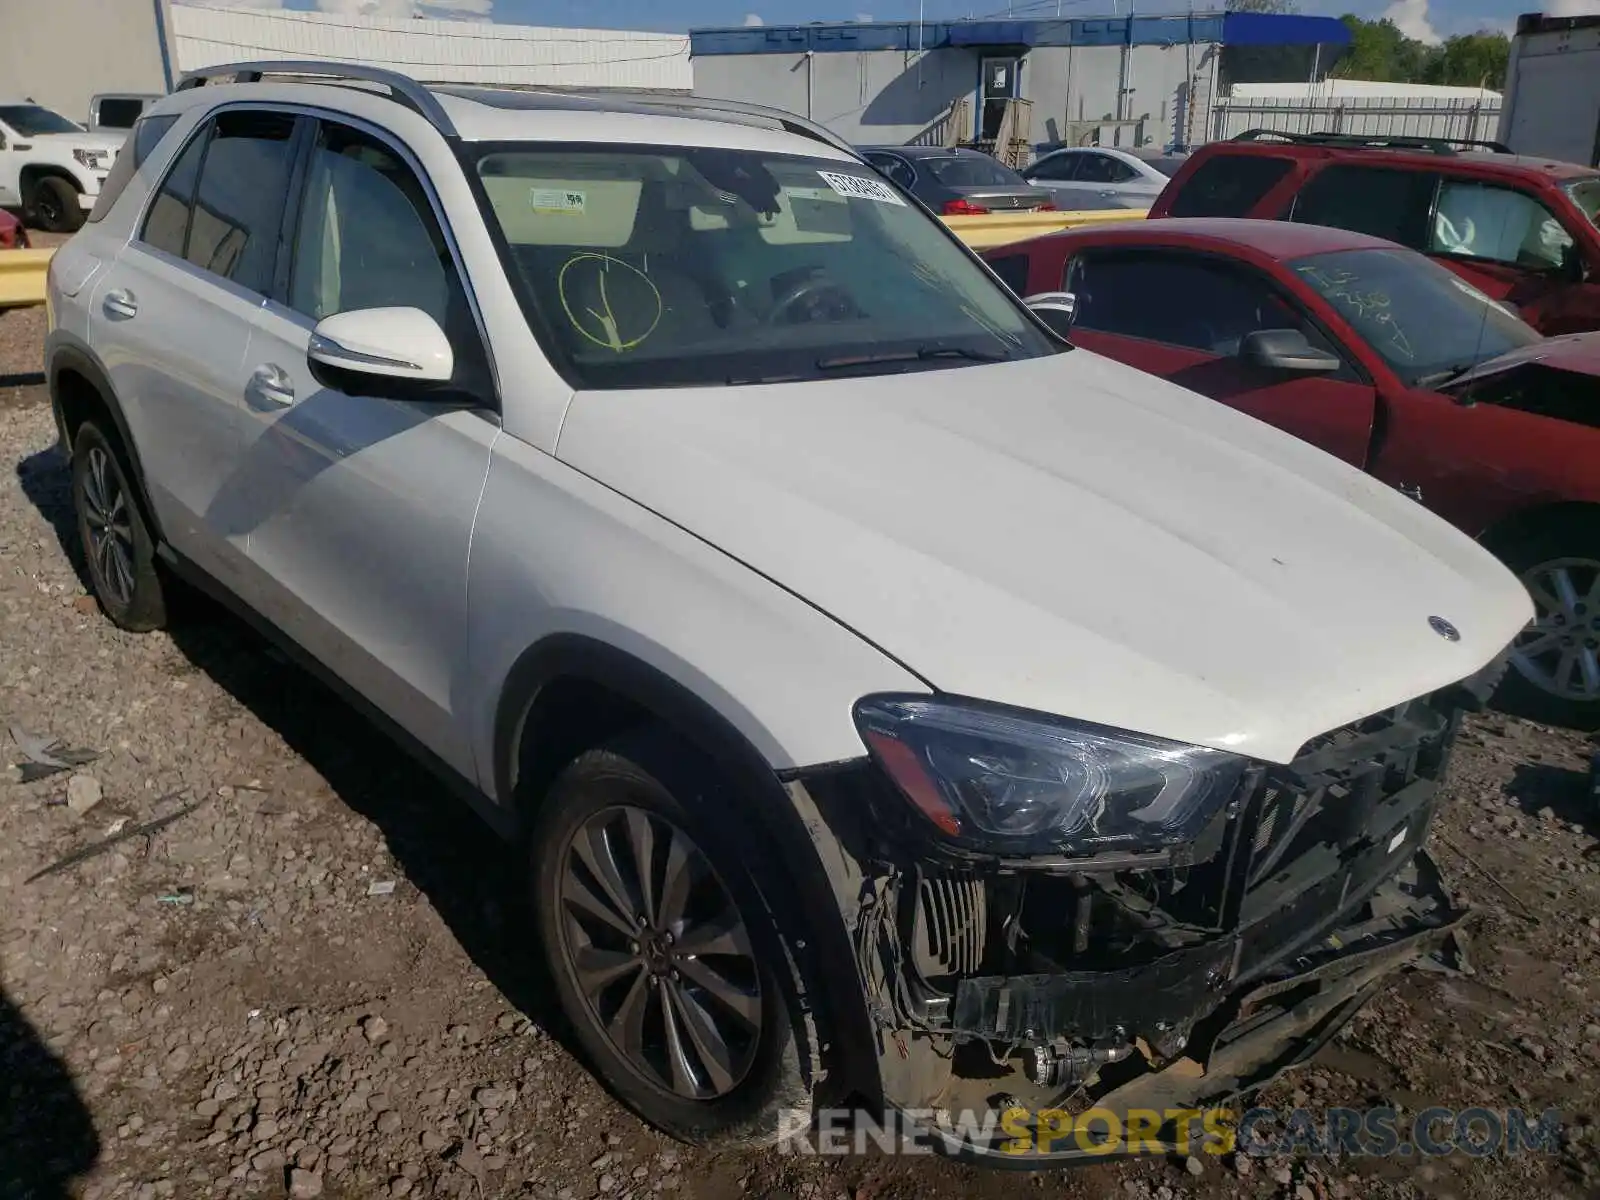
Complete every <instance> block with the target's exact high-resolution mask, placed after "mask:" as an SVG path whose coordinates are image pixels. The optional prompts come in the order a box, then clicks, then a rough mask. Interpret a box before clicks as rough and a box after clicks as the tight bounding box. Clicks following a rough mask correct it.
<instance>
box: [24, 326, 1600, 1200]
mask: <svg viewBox="0 0 1600 1200" xmlns="http://www.w3.org/2000/svg"><path fill="white" fill-rule="evenodd" d="M41 334H42V319H41V315H40V313H39V311H38V310H34V311H31V312H23V313H12V314H9V315H4V316H0V460H3V462H4V464H5V466H4V470H3V471H0V621H3V623H4V626H3V630H0V680H4V687H5V691H4V699H3V702H0V742H3V743H4V745H5V754H4V757H3V763H7V764H8V763H12V762H15V761H18V760H19V759H20V758H21V757H22V755H21V753H20V751H19V749H18V747H17V746H16V744H15V743H14V741H13V740H11V739H10V738H9V737H7V735H6V733H5V731H6V730H7V729H8V728H9V727H11V726H17V727H20V728H21V729H22V730H24V731H28V732H31V733H34V734H40V735H47V736H48V737H50V738H58V739H60V740H61V742H62V743H63V745H65V746H67V747H72V748H91V749H95V750H98V751H101V752H102V753H101V754H100V756H99V757H98V758H96V759H95V760H94V761H93V762H92V763H88V764H86V765H83V766H80V767H79V768H77V769H76V771H74V772H71V773H63V774H58V775H55V776H53V777H51V778H48V779H44V780H39V781H35V782H21V781H19V780H18V778H17V774H16V772H15V771H14V770H13V771H12V772H11V774H10V776H9V777H8V778H7V780H6V781H5V782H3V783H0V896H4V897H5V908H4V915H3V916H0V1198H4V1200H11V1198H13V1197H18V1198H21V1197H30V1196H38V1197H50V1196H67V1195H71V1196H84V1197H138V1198H139V1200H148V1198H150V1197H164V1196H177V1197H191V1196H193V1197H205V1196H219V1197H244V1196H271V1197H278V1196H284V1195H289V1196H294V1197H314V1196H318V1195H320V1196H324V1197H352V1198H353V1197H371V1196H406V1195H410V1196H418V1197H426V1196H463V1197H483V1198H488V1197H523V1196H526V1197H550V1198H554V1200H590V1198H592V1197H596V1196H604V1197H608V1198H612V1200H643V1198H644V1197H649V1196H654V1195H656V1194H660V1195H663V1196H670V1195H674V1194H678V1195H686V1196H692V1197H697V1198H698V1197H705V1198H707V1200H719V1198H721V1197H737V1196H750V1197H756V1198H763V1197H765V1198H770V1200H875V1198H879V1197H882V1198H884V1200H895V1198H902V1200H912V1198H917V1200H922V1198H935V1200H937V1198H943V1197H956V1196H977V1197H990V1196H992V1197H1001V1196H1007V1197H1015V1195H1016V1194H1017V1192H1018V1191H1019V1190H1021V1191H1024V1192H1027V1193H1030V1194H1039V1195H1045V1196H1063V1197H1081V1198H1087V1197H1101V1196H1114V1197H1121V1196H1128V1197H1134V1198H1154V1200H1167V1198H1169V1197H1175V1196H1204V1197H1221V1196H1249V1197H1293V1198H1295V1200H1327V1198H1328V1197H1341V1196H1343V1197H1356V1196H1360V1197H1369V1198H1379V1197H1400V1196H1433V1197H1441V1198H1442V1197H1450V1196H1453V1197H1496V1198H1506V1197H1519V1198H1520V1197H1524V1196H1530V1195H1532V1196H1541V1197H1552V1196H1565V1197H1569V1198H1576V1197H1579V1196H1594V1195H1597V1194H1600V1135H1597V1133H1596V1131H1595V1129H1594V1126H1593V1122H1594V1120H1595V1118H1596V1116H1597V1115H1600V1088H1597V1087H1596V1080H1597V1079H1600V1003H1597V998H1600V993H1597V990H1596V984H1597V981H1600V916H1596V915H1595V914H1597V913H1600V904H1597V900H1600V859H1597V857H1596V853H1595V847H1596V840H1595V836H1596V834H1597V833H1600V811H1597V809H1596V806H1595V805H1594V803H1593V802H1592V801H1591V800H1590V799H1589V798H1588V793H1587V777H1586V774H1585V771H1586V764H1587V761H1588V757H1589V755H1590V754H1591V753H1592V752H1593V750H1594V746H1593V745H1592V744H1591V743H1590V742H1588V741H1587V740H1586V739H1584V738H1582V737H1580V736H1577V735H1573V734H1570V733H1563V732H1558V731H1553V730H1549V729H1544V728H1540V727H1536V726H1532V725H1528V724H1525V723H1520V722H1517V721H1512V720H1507V719H1504V718H1500V717H1498V716H1488V717H1483V718H1478V719H1475V720H1474V721H1473V723H1472V724H1471V726H1470V729H1469V732H1468V734H1467V737H1466V743H1465V744H1464V745H1463V746H1462V748H1461V751H1460V753H1459V755H1458V758H1457V760H1456V763H1455V765H1454V767H1453V770H1452V775H1451V780H1450V787H1449V800H1448V806H1447V808H1446V811H1445V813H1444V815H1443V817H1442V819H1441V821H1440V823H1439V826H1438V830H1437V833H1436V836H1435V837H1434V841H1433V847H1434V850H1435V852H1436V854H1437V855H1438V857H1439V859H1440V861H1441V863H1442V864H1443V865H1444V866H1445V867H1446V869H1447V870H1448V871H1449V872H1450V873H1451V876H1452V878H1453V879H1454V881H1455V883H1456V885H1457V886H1458V888H1459V889H1460V890H1461V891H1462V892H1463V893H1464V895H1465V896H1466V897H1468V898H1470V899H1471V900H1472V901H1473V903H1474V904H1475V906H1476V907H1477V908H1478V909H1479V910H1480V914H1481V915H1480V919H1479V923H1478V925H1477V926H1476V927H1475V930H1474V934H1473V938H1472V961H1473V963H1474V967H1473V969H1472V970H1471V973H1470V974H1459V975H1443V974H1433V973H1426V974H1424V973H1415V974H1411V975H1408V976H1405V977H1404V978H1402V979H1400V980H1398V981H1397V982H1396V983H1394V984H1393V985H1392V986H1391V987H1390V988H1389V989H1388V990H1387V991H1386V992H1385V993H1384V994H1383V995H1382V996H1381V997H1380V998H1379V999H1378V1000H1377V1001H1376V1002H1375V1003H1374V1004H1373V1005H1371V1006H1370V1007H1369V1008H1368V1009H1367V1010H1366V1011H1365V1012H1364V1013H1363V1014H1362V1016H1361V1017H1359V1018H1358V1019H1357V1021H1356V1022H1355V1023H1354V1024H1353V1025H1352V1026H1351V1027H1350V1028H1348V1029H1347V1030H1346V1031H1345V1032H1344V1033H1343V1034H1342V1035H1341V1036H1340V1037H1339V1038H1338V1039H1337V1040H1336V1041H1335V1042H1334V1043H1333V1044H1331V1045H1330V1046H1329V1047H1328V1048H1327V1049H1326V1050H1325V1051H1324V1052H1323V1054H1322V1055H1321V1056H1320V1057H1319V1059H1318V1061H1317V1062H1315V1063H1314V1064H1312V1065H1311V1066H1310V1067H1308V1068H1307V1069H1305V1070H1302V1071H1300V1072H1297V1073H1295V1074H1293V1075H1291V1076H1290V1077H1288V1078H1287V1079H1286V1080H1284V1081H1281V1082H1280V1083H1278V1084H1276V1085H1274V1086H1273V1087H1272V1088H1271V1089H1269V1090H1268V1092H1267V1093H1266V1094H1265V1095H1264V1097H1263V1103H1268V1104H1272V1105H1275V1106H1282V1107H1288V1106H1291V1105H1293V1104H1309V1105H1313V1106H1322V1105H1329V1104H1350V1105H1356V1106H1364V1105H1369V1104H1378V1103H1382V1104H1389V1105H1394V1106H1397V1107H1400V1108H1402V1109H1403V1110H1406V1111H1409V1112H1413V1113H1414V1112H1416V1111H1419V1110H1421V1109H1423V1108H1426V1107H1428V1106H1429V1105H1434V1104H1438V1105H1444V1106H1448V1107H1452V1108H1457V1109H1460V1108H1466V1107H1469V1106H1472V1105H1484V1106H1487V1107H1490V1108H1498V1109H1504V1108H1507V1107H1510V1106H1519V1107H1524V1108H1528V1109H1533V1110H1543V1109H1544V1108H1546V1107H1548V1106H1554V1107H1557V1108H1559V1109H1560V1110H1561V1111H1562V1113H1563V1115H1564V1119H1565V1121H1566V1133H1565V1134H1564V1137H1563V1143H1562V1148H1561V1151H1560V1152H1559V1153H1557V1154H1550V1155H1525V1156H1521V1157H1515V1158H1513V1157H1505V1158H1501V1157H1492V1158H1488V1159H1478V1158H1470V1157H1467V1156H1464V1155H1461V1154H1457V1155H1454V1156H1451V1157H1449V1158H1444V1159H1438V1160H1433V1161H1431V1162H1429V1163H1427V1164H1426V1165H1419V1164H1417V1163H1416V1162H1415V1161H1411V1160H1390V1161H1382V1160H1364V1159H1362V1160H1358V1159H1344V1160H1327V1159H1320V1160H1315V1159H1305V1158H1298V1159H1294V1160H1289V1159H1279V1160H1265V1161H1263V1160H1260V1159H1256V1160H1247V1159H1244V1158H1242V1157H1239V1156H1234V1157H1231V1158H1227V1159H1223V1160H1220V1161H1219V1160H1214V1159H1207V1160H1206V1161H1204V1162H1201V1161H1200V1160H1198V1159H1196V1160H1192V1161H1191V1162H1189V1163H1188V1164H1185V1163H1183V1162H1168V1161H1164V1160H1146V1161H1141V1162H1137V1163H1121V1164H1109V1165H1095V1166H1092V1167H1088V1168H1082V1169H1078V1170H1074V1171H1069V1172H1061V1173H1052V1174H1048V1175H1030V1176H1026V1177H1018V1176H1013V1175H1007V1174H1002V1173H997V1172H993V1171H979V1170H974V1169H970V1168H966V1167H961V1166H958V1165H956V1164H953V1163H950V1162H946V1161H943V1160H938V1159H932V1158H915V1159H909V1158H901V1159H894V1160H891V1159H887V1158H883V1157H869V1158H846V1159H817V1158H803V1157H797V1156H794V1155H786V1154H781V1153H778V1152H776V1151H774V1152H769V1153H767V1154H764V1155H723V1156H717V1155H709V1154H705V1153H702V1152H699V1151H695V1150H692V1149H689V1148H686V1147H682V1146H678V1145H675V1144H673V1143H671V1142H669V1141H667V1140H665V1139H663V1138H661V1137H659V1136H658V1135H656V1134H654V1133H652V1132H651V1131H650V1130H648V1129H646V1128H644V1127H642V1126H641V1125H640V1124H639V1123H638V1122H637V1121H635V1120H634V1119H633V1118H632V1117H631V1116H629V1115H628V1114H627V1113H626V1112H624V1111H623V1110H622V1109H621V1108H619V1107H618V1105H617V1104H616V1103H615V1102H613V1101H612V1100H611V1099H610V1097H609V1096H608V1095H607V1094H606V1092H605V1091H604V1090H603V1089H602V1088H601V1087H599V1086H598V1085H597V1084H596V1083H595V1082H594V1080H593V1079H592V1078H591V1077H590V1075H589V1074H588V1073H587V1072H586V1071H585V1070H584V1068H583V1067H582V1065H581V1064H580V1063H579V1062H578V1061H576V1060H575V1059H574V1057H573V1056H572V1055H571V1054H570V1053H569V1051H568V1050H567V1049H566V1046H565V1043H564V1041H563V1033H562V1030H561V1026H560V1023H559V1021H557V1020H556V1019H555V1018H554V1017H553V1015H552V1014H551V1013H550V1012H549V1009H548V1005H547V1000H546V995H547V992H546V989H545V988H544V987H543V986H542V984H541V981H540V979H539V978H538V976H537V973H536V972H534V971H533V970H532V969H531V968H530V967H529V965H528V964H529V953H528V951H529V939H528V933H527V930H526V928H525V926H524V924H523V922H522V920H521V918H520V916H519V910H518V908H517V905H516V904H515V903H514V901H512V900H511V899H509V898H510V897H513V896H514V895H515V894H516V891H517V876H518V872H517V868H516V865H515V864H514V863H512V862H510V861H508V859H507V856H506V855H505V853H504V852H503V851H502V850H501V849H500V848H499V847H498V846H497V845H496V844H495V843H494V842H493V841H492V840H491V839H490V837H489V836H488V835H486V834H484V833H482V832H480V830H479V828H478V827H477V825H476V823H475V821H474V819H473V818H472V817H471V816H470V815H469V814H468V813H467V812H466V811H465V810H464V809H461V808H459V807H457V806H456V805H455V804H454V803H453V802H452V801H451V800H449V799H448V798H447V797H446V796H445V795H444V794H443V793H442V792H441V791H440V790H439V789H438V788H436V787H434V786H432V785H431V784H430V783H429V782H428V781H427V780H426V779H425V778H424V777H423V775H422V773H421V772H419V771H418V770H417V769H415V768H413V767H412V766H411V765H410V764H409V763H408V762H406V761H403V760H402V759H401V758H400V757H399V756H398V754H397V752H395V751H394V750H392V749H391V748H390V746H389V745H388V744H386V743H385V742H384V741H383V740H382V739H381V738H380V736H379V735H378V734H376V733H375V732H374V731H373V730H372V729H371V728H370V727H368V726H367V725H366V724H365V723H364V722H363V721H362V720H361V719H360V718H359V717H357V716H356V715H354V714H353V713H352V712H351V711H350V710H348V709H347V708H345V707H344V706H343V705H342V704H341V703H340V702H338V701H337V700H336V699H334V698H333V697H332V696H331V695H329V694H328V693H326V692H325V691H323V690H322V689H321V688H320V687H319V686H317V685H316V684H315V683H313V682H312V681H310V680H309V679H308V678H307V677H306V676H304V675H303V674H301V673H300V672H299V671H298V670H296V669H294V668H293V667H291V666H289V665H287V664H286V663H284V662H283V661H282V660H281V659H280V658H279V657H277V656H276V655H275V654H274V653H272V652H270V651H268V649H267V648H266V647H265V646H264V645H263V644H262V643H260V642H259V641H258V640H257V639H256V638H255V637H254V636H253V635H251V634H250V633H248V632H247V631H246V630H245V629H244V628H243V627H242V626H240V625H239V624H237V623H236V622H234V621H232V620H230V619H228V618H226V617H224V616H222V615H220V614H218V613H215V612H212V611H202V612H199V613H196V614H194V616H193V617H192V619H191V620H190V621H189V622H187V623H186V624H184V625H183V626H182V627H181V628H180V629H179V631H178V632H176V633H175V634H174V635H172V636H168V635H165V634H160V635H150V636H144V637H138V636H130V635H127V634H123V633H120V632H118V631H117V630H115V629H114V628H113V627H112V626H111V625H110V624H108V623H107V622H106V621H105V620H104V619H103V618H102V617H101V616H100V615H99V614H98V612H97V610H96V609H95V606H94V604H93V602H92V601H91V600H90V599H89V598H88V597H87V596H86V595H85V593H84V589H83V585H82V582H81V580H80V577H79V575H78V573H77V571H76V569H75V567H74V562H73V558H72V551H71V550H70V547H71V545H72V537H71V534H70V532H69V528H70V519H69V515H68V497H67V486H66V471H65V464H64V461H63V459H62V458H61V457H60V456H59V455H58V454H57V453H56V451H55V450H54V449H53V448H52V447H51V441H52V429H51V423H50V419H49V409H48V405H47V401H46V398H45V395H44V391H43V388H42V387H41V386H39V384H38V382H37V377H36V374H35V373H36V372H37V371H38V370H39V367H40V362H39V340H40V337H41ZM179 814H181V815H179ZM168 816H175V817H176V819H175V820H173V821H171V823H170V824H167V825H165V826H164V827H162V828H159V829H156V830H152V831H148V832H145V833H142V834H140V835H139V836H134V837H127V838H125V840H122V841H120V842H119V843H118V844H116V845H115V846H114V847H113V848H112V849H110V850H109V851H108V852H106V853H102V854H99V855H97V856H95V857H92V858H89V859H87V860H86V861H83V862H81V863H80V864H78V865H68V866H65V867H63V868H61V869H59V870H57V871H55V872H54V873H51V874H47V875H44V876H43V877H38V878H35V877H36V876H37V875H38V873H39V872H40V871H42V870H43V869H44V868H46V867H49V866H50V865H51V864H55V863H58V862H59V861H60V860H61V859H62V858H63V856H65V855H68V854H70V853H71V852H72V851H74V850H76V849H79V848H81V847H84V846H87V845H90V844H93V843H95V842H97V841H99V840H101V839H105V838H108V837H113V836H116V835H117V834H119V833H120V834H124V835H126V834H127V833H128V832H129V831H130V830H137V829H139V828H140V827H141V826H142V825H143V824H144V823H147V822H151V821H155V820H159V819H161V818H163V817H168ZM391 885H392V886H391ZM8 1085H9V1086H8ZM1196 1170H1198V1173H1197V1174H1196V1173H1193V1172H1195V1171H1196Z"/></svg>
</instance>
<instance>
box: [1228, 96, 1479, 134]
mask: <svg viewBox="0 0 1600 1200" xmlns="http://www.w3.org/2000/svg"><path fill="white" fill-rule="evenodd" d="M1500 106H1501V101H1499V100H1466V99H1463V100H1438V99H1434V98H1432V97H1417V98H1414V99H1405V100H1397V99H1393V98H1391V97H1387V96H1385V97H1370V98H1364V97H1351V98H1347V99H1338V100H1325V99H1320V98H1315V97H1310V98H1306V99H1299V98H1293V99H1291V98H1284V99H1281V100H1279V99H1270V100H1269V99H1261V100H1255V99H1251V100H1218V101H1217V102H1216V104H1215V106H1214V107H1213V108H1212V110H1211V137H1212V140H1213V141H1223V140H1225V139H1227V138H1231V137H1235V136H1237V135H1238V134H1241V133H1244V132H1245V131H1246V130H1248V129H1278V130H1282V131H1283V132H1284V133H1351V134H1360V135H1362V136H1366V137H1420V138H1459V139H1465V140H1470V141H1492V140H1493V139H1494V138H1495V136H1496V134H1497V133H1498V131H1499V128H1500Z"/></svg>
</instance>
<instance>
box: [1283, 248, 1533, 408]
mask: <svg viewBox="0 0 1600 1200" xmlns="http://www.w3.org/2000/svg"><path fill="white" fill-rule="evenodd" d="M1289 266H1290V269H1291V270H1293V271H1295V272H1296V273H1297V274H1298V275H1299V276H1300V278H1301V279H1303V280H1304V281H1305V282H1306V283H1307V284H1309V285H1310V286H1311V287H1312V289H1314V290H1315V291H1316V292H1317V293H1318V294H1319V295H1321V296H1322V298H1323V299H1324V300H1326V301H1327V302H1328V303H1329V304H1330V305H1331V306H1332V307H1333V308H1334V309H1335V310H1336V311H1337V312H1338V313H1339V315H1340V316H1342V317H1343V318H1344V319H1345V320H1346V321H1347V322H1348V323H1349V324H1350V326H1351V327H1352V328H1353V329H1354V330H1355V331H1356V333H1357V334H1358V335H1360V337H1362V338H1363V339H1364V340H1365V341H1366V342H1367V343H1368V344H1369V345H1371V346H1372V347H1373V349H1375V350H1376V351H1377V352H1378V353H1379V354H1380V355H1382V357H1383V359H1384V361H1385V362H1387V363H1388V364H1389V366H1390V367H1391V368H1393V370H1394V372H1395V374H1397V375H1398V376H1400V378H1401V379H1403V380H1404V381H1405V382H1406V383H1407V384H1410V385H1412V386H1418V385H1423V386H1429V385H1434V384H1437V383H1442V382H1444V381H1445V380H1447V379H1448V378H1449V377H1450V376H1451V375H1454V374H1459V373H1461V372H1463V371H1468V370H1470V369H1472V368H1473V367H1475V366H1477V365H1478V364H1479V363H1481V362H1487V361H1488V360H1489V359H1491V358H1497V357H1499V356H1500V355H1502V354H1505V353H1506V352H1508V351H1510V350H1515V349H1518V348H1520V347H1522V346H1528V345H1532V344H1533V343H1534V342H1537V341H1539V340H1540V337H1539V334H1538V333H1537V332H1536V331H1535V330H1534V329H1533V328H1532V327H1531V326H1529V325H1526V324H1524V323H1523V322H1522V320H1521V319H1520V318H1518V317H1516V316H1514V315H1512V314H1511V313H1509V312H1507V311H1506V310H1505V309H1503V308H1501V307H1500V306H1499V305H1498V304H1496V303H1495V302H1494V301H1493V300H1491V299H1490V298H1489V297H1488V296H1486V295H1484V294H1483V293H1482V292H1480V291H1479V290H1478V289H1477V288H1475V287H1473V286H1472V285H1471V284H1470V283H1468V282H1467V281H1466V280H1464V279H1462V278H1461V277H1460V276H1458V275H1456V274H1455V273H1454V272H1453V271H1450V270H1447V269H1446V268H1444V267H1441V266H1440V265H1439V264H1438V263H1436V262H1432V261H1431V260H1429V259H1425V258H1422V257H1421V256H1420V255H1417V254H1412V253H1408V252H1406V251H1403V250H1340V251H1336V252H1333V253H1330V254H1315V255H1311V256H1309V257H1307V258H1302V259H1297V260H1295V261H1294V262H1291V263H1290V264H1289Z"/></svg>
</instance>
